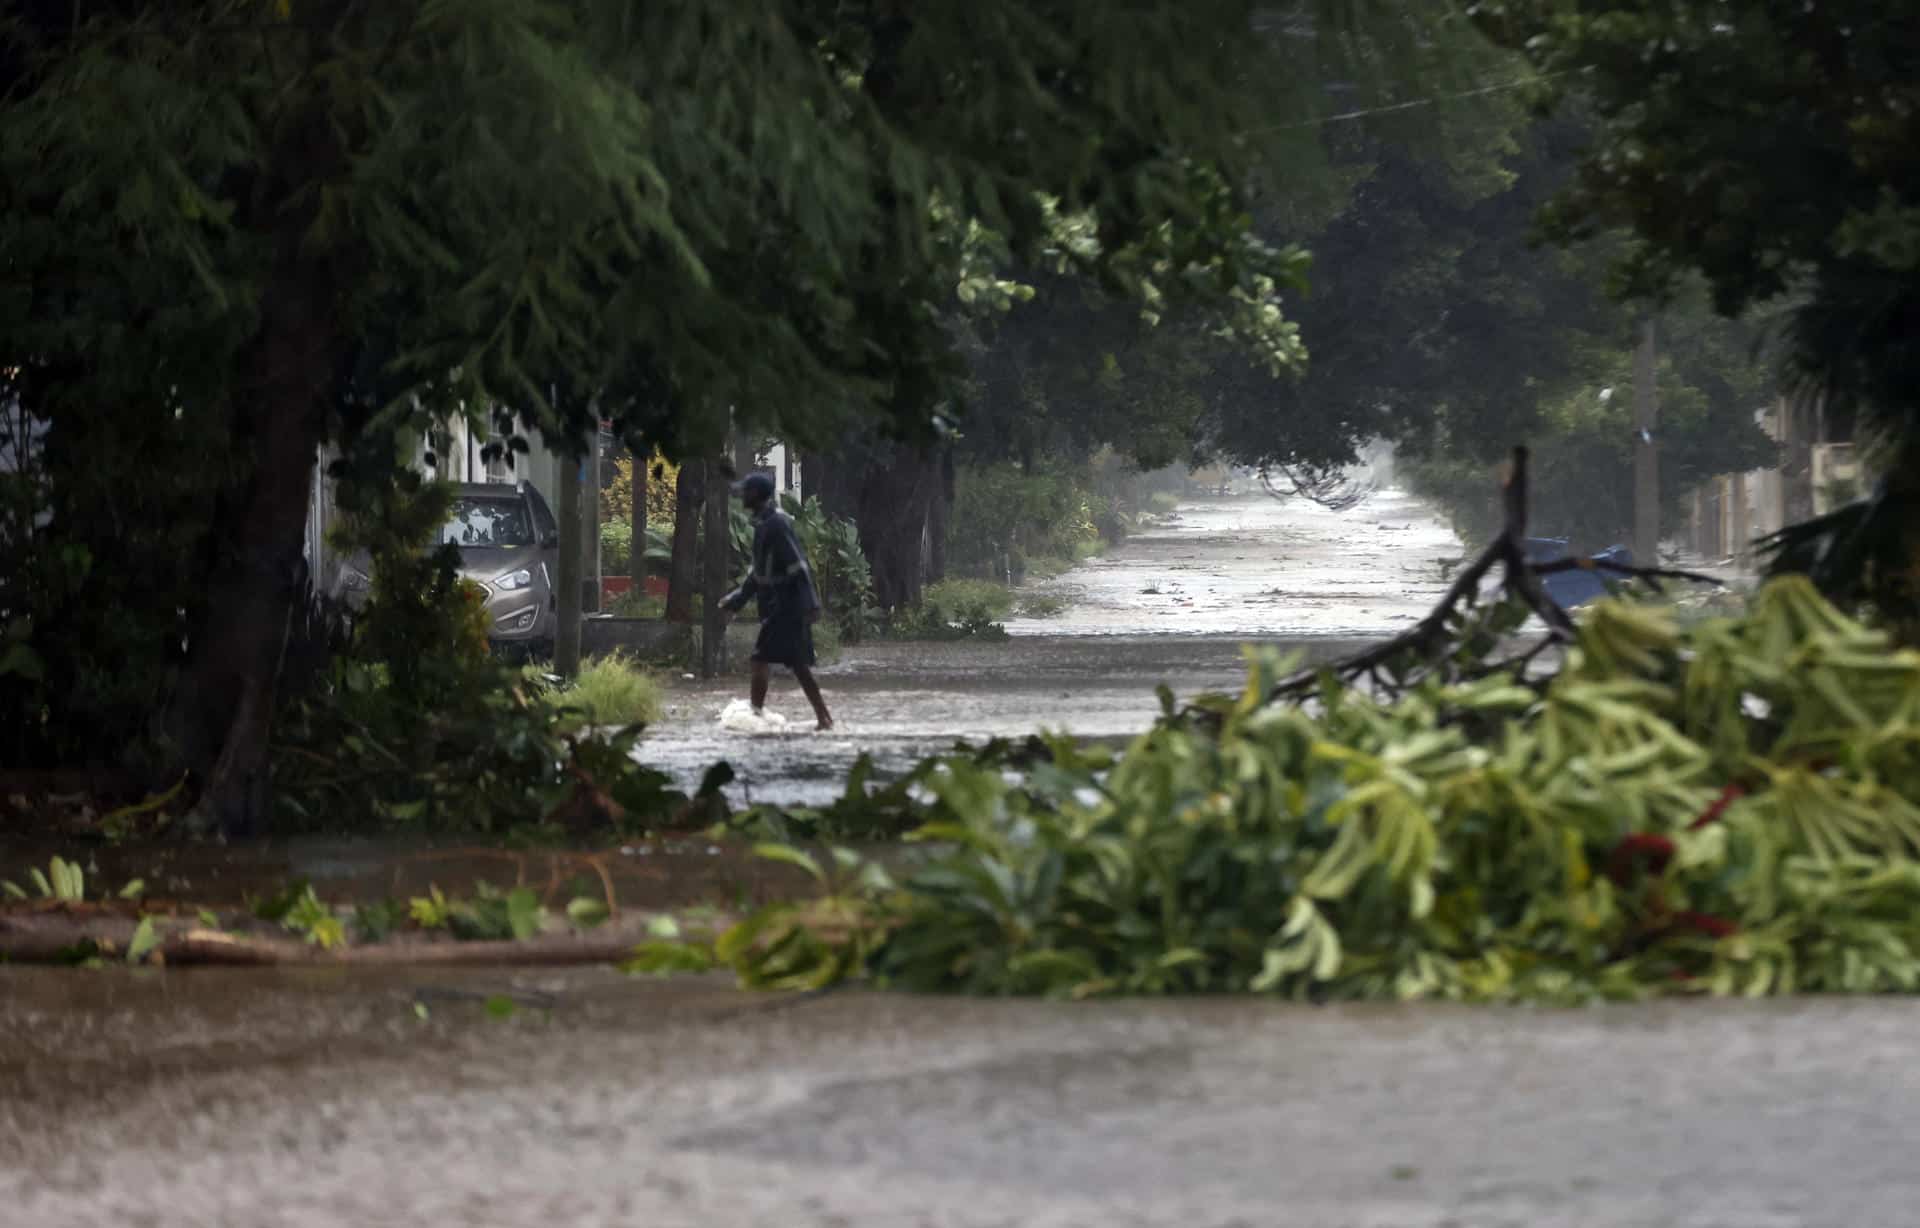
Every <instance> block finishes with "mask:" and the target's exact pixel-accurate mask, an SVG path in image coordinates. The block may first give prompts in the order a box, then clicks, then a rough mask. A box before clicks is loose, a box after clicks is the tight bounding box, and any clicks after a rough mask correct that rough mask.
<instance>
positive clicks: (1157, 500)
mask: <svg viewBox="0 0 1920 1228" xmlns="http://www.w3.org/2000/svg"><path fill="white" fill-rule="evenodd" d="M1179 506H1180V496H1178V495H1176V494H1174V493H1173V492H1172V491H1170V490H1156V491H1154V492H1153V493H1152V494H1150V495H1148V496H1147V511H1149V512H1151V513H1152V514H1153V515H1155V516H1171V515H1172V514H1173V513H1174V511H1175V510H1177V509H1178V508H1179Z"/></svg>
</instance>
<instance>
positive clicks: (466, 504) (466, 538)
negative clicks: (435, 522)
mask: <svg viewBox="0 0 1920 1228" xmlns="http://www.w3.org/2000/svg"><path fill="white" fill-rule="evenodd" d="M533 541H534V538H533V524H532V522H531V520H530V519H529V518H528V516H527V505H526V503H525V502H523V501H522V500H519V499H488V498H476V497H472V496H469V497H466V498H461V499H455V500H454V502H453V515H451V516H450V517H448V518H447V523H446V524H445V525H444V526H442V528H441V530H440V544H443V545H444V544H448V543H451V544H452V545H455V546H502V547H510V546H531V545H533Z"/></svg>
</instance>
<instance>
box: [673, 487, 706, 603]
mask: <svg viewBox="0 0 1920 1228" xmlns="http://www.w3.org/2000/svg"><path fill="white" fill-rule="evenodd" d="M705 468H706V467H705V465H703V464H702V463H701V462H700V461H699V460H696V459H692V458H689V459H688V460H687V461H685V462H684V463H683V464H681V466H680V476H679V479H678V480H677V481H676V482H675V483H674V512H673V560H672V561H671V562H670V563H669V564H668V565H667V621H668V622H676V623H690V622H692V621H693V596H694V589H695V587H696V586H697V585H698V583H699V580H698V578H697V574H698V566H699V548H700V505H701V503H702V502H703V500H702V498H701V487H702V486H703V485H704V482H703V478H704V475H705Z"/></svg>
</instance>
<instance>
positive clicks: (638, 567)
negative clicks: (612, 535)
mask: <svg viewBox="0 0 1920 1228" xmlns="http://www.w3.org/2000/svg"><path fill="white" fill-rule="evenodd" d="M651 459H652V458H651V456H650V455H649V453H648V451H647V450H646V449H644V448H635V449H634V450H633V553H632V556H631V557H630V558H629V559H628V569H629V570H630V571H632V573H633V595H634V600H636V601H638V600H641V599H643V598H645V597H646V595H647V479H648V477H649V476H651V475H649V474H648V473H647V469H648V467H649V463H650V461H651Z"/></svg>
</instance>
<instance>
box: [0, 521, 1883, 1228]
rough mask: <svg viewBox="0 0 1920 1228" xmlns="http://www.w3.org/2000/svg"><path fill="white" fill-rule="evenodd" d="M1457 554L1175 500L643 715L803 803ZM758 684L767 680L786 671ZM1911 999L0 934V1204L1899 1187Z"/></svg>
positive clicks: (633, 875)
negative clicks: (865, 971) (1095, 540)
mask: <svg viewBox="0 0 1920 1228" xmlns="http://www.w3.org/2000/svg"><path fill="white" fill-rule="evenodd" d="M1458 552H1459V548H1458V545H1457V543H1455V542H1454V540H1453V538H1452V536H1451V534H1450V533H1448V532H1447V530H1446V529H1445V528H1444V527H1443V526H1440V525H1438V524H1436V523H1435V522H1434V521H1433V520H1432V519H1431V517H1430V516H1428V515H1427V514H1426V513H1425V511H1424V510H1423V509H1421V508H1420V507H1418V506H1417V505H1415V504H1413V503H1411V502H1409V501H1407V500H1405V499H1404V498H1402V497H1400V496H1396V495H1392V494H1382V495H1379V496H1376V497H1375V498H1374V499H1373V500H1371V501H1370V502H1368V503H1367V504H1365V505H1363V506H1362V507H1360V508H1358V509H1355V510H1353V511H1350V512H1347V513H1344V514H1341V515H1335V514H1333V513H1330V512H1325V511H1323V510H1321V509H1318V508H1312V507H1307V506H1305V505H1291V506H1283V505H1280V504H1277V503H1274V502H1272V501H1271V500H1267V499H1264V498H1261V499H1248V500H1234V501H1222V502H1217V503H1206V504H1198V505H1194V506H1189V507H1187V508H1184V509H1182V511H1181V513H1180V515H1179V516H1178V518H1177V519H1174V520H1172V521H1170V522H1168V523H1166V524H1163V525H1161V526H1158V527H1156V528H1154V529H1152V530H1151V531H1149V532H1145V533H1142V534H1140V535H1139V536H1137V537H1136V538H1134V539H1133V540H1132V541H1130V542H1129V543H1127V545H1126V546H1125V547H1124V548H1122V549H1120V550H1117V551H1115V552H1114V553H1113V554H1112V555H1111V556H1110V557H1108V558H1104V559H1100V560H1097V561H1095V562H1093V563H1090V564H1088V565H1087V566H1085V567H1082V568H1079V569H1077V570H1075V571H1074V572H1072V573H1069V574H1068V575H1065V576H1062V577H1060V578H1058V579H1056V580H1053V581H1051V582H1049V583H1048V584H1047V585H1046V586H1045V587H1046V588H1047V589H1048V590H1050V591H1052V592H1054V593H1055V594H1057V595H1059V596H1061V597H1063V598H1066V599H1067V600H1068V601H1069V602H1070V604H1069V605H1068V606H1067V608H1066V609H1065V611H1064V612H1063V613H1062V614H1061V615H1060V616H1059V617H1057V618H1054V619H1049V620H1045V621H1033V620H1025V621H1015V622H1014V623H1013V624H1012V625H1011V626H1010V627H1009V631H1010V632H1011V638H1010V640H1008V641H1007V642H1004V643H971V642H962V643H956V644H891V643H890V644H875V645H863V646H860V647H858V648H855V649H853V650H851V651H849V652H848V653H847V654H846V655H845V656H844V658H843V659H842V660H841V661H840V662H838V663H837V664H836V665H835V666H833V667H832V668H831V669H830V670H828V671H826V681H827V686H828V689H829V692H830V694H831V696H832V699H833V702H834V704H835V706H836V710H837V712H838V714H839V716H840V718H841V721H842V724H843V728H842V729H840V730H839V731H836V732H835V733H834V734H832V735H827V736H815V735H812V734H807V733H794V734H787V735H782V736H766V737H747V736H741V735H736V734H729V733H724V732H722V731H721V730H720V728H719V725H718V720H717V718H718V715H719V713H720V711H721V709H722V708H723V707H724V705H725V704H726V703H727V701H728V700H730V699H732V698H734V697H735V696H736V694H737V687H738V684H737V682H736V683H730V684H728V685H726V686H698V687H688V688H686V689H683V690H680V691H678V692H676V694H675V696H674V704H675V712H674V714H673V716H672V718H671V719H670V720H669V721H667V722H666V723H665V724H664V725H662V726H661V727H660V728H659V729H657V730H656V731H655V732H654V733H652V734H651V735H650V736H649V737H648V739H647V740H646V742H645V743H644V745H643V755H644V757H645V758H647V759H648V760H649V761H651V762H655V763H660V764H664V765H666V766H668V767H670V768H672V769H673V770H674V771H675V772H676V773H679V774H681V775H682V776H683V777H685V778H697V776H698V774H699V773H700V772H701V771H702V770H704V768H705V767H706V766H707V764H708V763H709V762H710V761H711V760H713V759H715V758H722V757H724V758H727V759H729V760H731V761H732V762H733V763H734V764H735V766H736V768H737V769H738V770H739V771H740V773H741V776H742V784H741V786H740V792H741V793H742V794H744V795H750V796H752V797H754V798H756V799H767V798H779V799H785V800H806V799H809V798H813V797H822V796H826V795H828V794H830V793H831V792H832V791H834V790H835V789H837V787H838V776H839V774H840V773H841V772H842V771H843V770H844V768H845V767H846V765H847V764H848V763H849V762H850V761H851V760H852V759H853V758H854V756H856V755H857V754H859V753H861V752H863V751H864V752H870V753H873V754H875V755H876V756H877V757H878V758H879V759H880V760H881V761H882V763H883V764H884V765H887V766H890V767H894V768H897V767H898V766H900V765H902V764H904V763H906V762H909V761H911V760H912V759H913V758H915V757H917V756H919V755H921V754H924V753H927V752H928V751H932V750H937V749H940V748H943V747H945V746H948V745H950V744H952V743H953V742H955V741H957V740H960V739H973V740H978V739H982V738H987V737H991V736H995V735H1020V734H1024V733H1026V732H1028V731H1029V730H1031V729H1033V728H1035V727H1037V726H1047V727H1051V728H1056V729H1067V730H1071V731H1072V732H1074V733H1077V734H1081V735H1085V736H1093V737H1118V736H1124V735H1127V734H1131V733H1133V732H1135V731H1137V730H1139V729H1141V728H1142V727H1144V726H1145V725H1146V724H1147V723H1148V722H1149V721H1150V720H1151V718H1152V715H1153V713H1154V711H1155V709H1156V703H1155V699H1154V694H1153V688H1154V686H1155V685H1156V684H1158V683H1160V682H1163V681H1164V682H1167V683H1169V684H1170V685H1172V686H1174V687H1175V688H1176V689H1177V690H1178V691H1179V692H1180V693H1181V694H1183V695H1190V694H1192V693H1194V692H1196V691H1201V690H1208V689H1223V688H1229V687H1233V686H1235V685H1237V683H1238V681H1239V678H1240V664H1239V646H1240V644H1241V643H1242V642H1244V641H1249V640H1254V641H1260V642H1269V643H1278V644H1284V645H1291V646H1295V647H1299V648H1301V649H1303V650H1304V651H1306V652H1308V653H1311V654H1319V655H1330V654H1333V653H1337V652H1339V651H1342V650H1344V649H1345V648H1347V647H1349V646H1351V645H1352V644H1354V643H1356V642H1359V641H1363V640H1366V639H1370V638H1375V637H1378V636H1381V635H1385V634H1390V633H1392V632H1393V631H1395V630H1397V629H1399V628H1401V627H1403V626H1404V625H1406V623H1408V622H1409V621H1411V620H1412V619H1414V618H1417V617H1418V616H1419V615H1420V614H1421V613H1422V612H1424V610H1425V609H1426V608H1427V604H1428V603H1429V602H1430V601H1431V600H1432V598H1433V596H1434V595H1435V593H1436V592H1437V591H1438V589H1439V587H1440V585H1441V571H1440V568H1439V566H1438V565H1437V562H1436V560H1438V559H1439V558H1441V557H1444V556H1448V555H1452V554H1457V553H1458ZM779 706H780V707H781V708H783V709H784V710H785V711H786V712H787V714H788V715H789V716H790V717H795V718H797V717H798V715H799V710H800V702H799V700H798V698H797V696H796V695H794V694H793V693H792V691H791V690H790V689H789V690H787V691H784V692H781V693H779ZM643 851H644V852H646V853H649V854H661V855H653V856H643V855H641V854H642V853H643ZM719 852H720V851H719V850H717V849H710V848H707V847H705V842H704V841H695V842H690V843H689V844H688V846H687V847H685V848H679V849H666V848H664V847H663V848H662V849H658V850H655V849H647V850H641V849H637V848H636V849H622V850H609V851H606V852H603V853H596V854H590V855H589V854H583V853H576V852H570V851H569V852H560V851H539V850H527V851H521V852H516V851H509V850H501V849H494V850H475V849H467V850H435V849H428V848H421V849H417V850H401V849H395V848H391V847H389V848H385V849H383V850H377V851H376V855H372V856H370V855H369V853H368V850H366V849H365V848H361V847H359V846H357V845H354V844H352V843H351V842H343V843H340V844H338V845H337V846H336V845H329V844H326V843H325V842H310V843H307V844H302V845H300V846H298V847H297V848H291V849H265V850H260V851H258V852H249V853H248V854H247V859H248V860H247V865H248V866H251V874H252V877H249V876H248V872H247V871H246V868H245V867H243V866H239V865H219V866H213V867H212V869H211V870H209V868H208V866H207V865H206V864H204V863H203V864H200V865H199V866H198V867H197V868H196V865H195V863H193V862H191V860H190V859H186V858H184V857H183V859H181V860H179V861H170V860H167V859H166V858H161V859H160V860H158V861H154V862H152V863H151V864H149V863H147V862H142V861H132V860H130V861H127V862H126V863H125V864H118V863H113V862H112V859H113V858H114V857H115V856H123V857H129V858H131V857H135V856H146V857H150V858H151V857H158V856H159V854H158V853H156V852H154V851H152V850H147V851H144V852H142V853H139V854H134V853H120V854H116V853H115V852H114V851H113V850H103V851H102V853H101V857H102V859H103V860H104V861H107V862H109V864H107V865H104V866H99V867H91V868H90V870H89V872H90V873H92V874H95V875H103V874H104V875H106V876H107V877H108V878H109V879H112V878H113V877H114V876H115V875H116V874H126V873H133V872H138V873H144V874H148V875H150V876H151V881H152V882H153V883H155V884H156V888H158V889H166V890H178V891H181V892H187V891H196V890H201V889H203V888H204V886H205V884H196V883H195V882H193V881H189V880H190V878H192V877H193V876H197V875H200V874H203V873H209V872H216V871H217V873H218V875H219V876H220V877H221V878H222V880H223V881H224V882H225V883H226V884H227V887H228V888H229V889H237V890H239V891H240V892H241V893H242V894H244V893H245V891H246V890H248V889H249V885H251V889H254V890H263V889H265V888H266V887H268V886H270V885H271V884H272V883H274V882H276V881H281V880H282V879H284V877H285V875H287V874H289V873H296V872H297V873H302V874H308V875H311V876H313V877H314V878H315V880H316V881H317V882H322V883H325V884H326V887H327V891H328V894H329V896H330V898H332V897H336V896H337V897H338V898H342V899H347V898H379V897H380V896H382V895H385V894H389V893H400V894H404V893H405V892H406V891H408V890H418V889H420V888H421V885H422V884H423V883H425V882H433V881H439V882H448V881H453V880H454V879H457V878H459V877H460V876H462V875H464V876H467V877H477V876H481V875H486V876H491V877H493V878H494V879H495V881H523V882H527V883H529V884H531V885H535V886H539V885H540V884H542V883H548V884H552V883H556V882H559V881H560V879H561V878H562V877H563V876H570V875H576V874H580V873H583V872H584V871H585V869H587V868H588V867H587V866H586V864H585V863H586V862H588V861H590V860H592V859H593V858H600V859H602V862H603V864H602V866H601V868H602V869H608V868H610V870H611V873H612V875H613V878H614V879H615V880H616V881H617V882H618V885H619V889H620V891H621V893H622V895H623V898H624V897H626V895H627V893H628V892H629V891H638V892H654V893H656V894H657V893H659V892H662V891H668V890H669V889H671V891H676V892H682V893H685V894H686V895H687V898H688V899H689V900H693V899H696V898H700V899H705V898H708V897H715V896H725V895H727V894H729V893H732V894H737V895H739V896H741V897H743V898H744V897H748V896H752V895H754V894H755V893H756V891H757V890H758V888H759V887H760V886H762V885H763V884H760V883H758V882H757V881H756V880H750V879H747V878H740V877H737V876H736V875H737V867H735V866H733V864H732V863H730V862H728V861H727V859H726V858H724V857H721V856H719ZM608 859H612V861H608ZM709 863H710V865H709ZM703 866H707V867H709V868H706V869H704V870H703V869H701V867H703ZM730 876H736V877H730ZM649 883H651V884H652V885H651V886H648V885H647V884H649ZM662 898H664V897H662ZM1917 1022H1920V1019H1917V1017H1916V1008H1915V1007H1914V1006H1913V1005H1912V1004H1911V1003H1910V1002H1908V1001H1904V1000H1891V999H1871V1000H1854V1001H1844V1000H1831V999H1829V1000H1811V1001H1785V1002H1767V1003H1742V1002H1697V1003H1692V1002H1688V1003H1682V1002H1669V1003H1659V1004H1652V1005H1636V1006H1609V1007H1605V1008H1598V1009H1593V1010H1587V1011H1554V1010H1523V1009H1518V1008H1488V1009H1463V1008H1453V1007H1446V1006H1438V1005H1410V1006H1393V1005H1380V1006H1367V1007H1327V1008H1317V1007H1310V1006H1302V1005H1290V1004H1284V1003H1275V1002H1269V1001H1260V1000H1252V999H1240V1000H1218V999H1216V1000H1187V1001H1166V1000H1162V1001H1119V1002H1098V1003H1078V1004H1073V1003H1053V1002H1015V1001H986V1000H955V999H943V998H929V997H915V996H906V995H878V994H872V993H864V992H861V991H858V990H851V989H849V990H845V991H841V992H837V993H830V994H826V995H821V996H800V997H782V996H778V995H749V994H744V993H740V992H737V991H735V990H734V989H733V988H732V987H731V986H730V984H729V982H728V981H727V980H726V979H725V978H721V977H694V978H682V979H678V980H671V981H660V980H652V979H645V978H635V977H626V976H622V975H621V974H619V973H618V972H616V971H614V970H612V969H610V968H605V967H583V968H572V969H564V970H527V969H517V970H516V969H505V968H500V969H493V968H485V967H479V968H465V969H446V968H442V969H431V968H392V967H389V968H367V967H361V968H352V967H338V968H304V969H300V968H282V969H190V968H172V969H127V968H122V967H117V966H110V967H105V968H100V969H95V970H91V971H77V970H69V969H53V968H9V967H0V1207H4V1208H5V1209H6V1210H5V1212H4V1213H3V1214H0V1223H5V1224H13V1223H20V1224H41V1223H45V1224H61V1225H73V1226H76V1228H94V1226H98V1228H348V1226H351V1228H387V1226H393V1228H402V1226H404V1228H413V1226H416V1225H422V1224H434V1225H449V1226H454V1228H494V1226H497V1228H552V1226H555V1225H561V1224H569V1225H571V1224H580V1225H644V1226H645V1228H680V1226H683V1225H684V1226H686V1228H732V1226H734V1225H739V1226H742V1228H757V1226H759V1225H770V1224H778V1225H782V1226H783V1228H847V1226H851V1225H859V1226H863V1228H864V1226H866V1225H916V1226H917V1225H928V1226H932V1225H947V1226H952V1228H1047V1226H1059V1228H1066V1226H1069V1225H1071V1226H1076V1228H1077V1226H1080V1225H1087V1226H1099V1228H1108V1226H1118V1228H1127V1226H1131V1225H1167V1226H1169V1228H1229V1226H1243V1228H1253V1226H1265V1225H1271V1224H1290V1225H1291V1224H1298V1225H1303V1226H1305V1225H1311V1226H1314V1228H1829V1226H1831V1228H1855V1226H1857V1225H1861V1224H1899V1223H1905V1222H1908V1221H1907V1216H1909V1215H1910V1214H1911V1210H1910V1209H1911V1207H1912V1205H1913V1202H1914V1200H1915V1199H1916V1197H1920V1177H1916V1176H1915V1175H1914V1172H1913V1168H1912V1165H1911V1163H1910V1159H1909V1156H1908V1153H1907V1151H1906V1148H1905V1145H1904V1142H1905V1139H1906V1137H1907V1134H1908V1132H1909V1131H1910V1130H1915V1129H1920V1073H1916V1072H1920V1027H1917V1026H1916V1023H1917Z"/></svg>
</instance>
